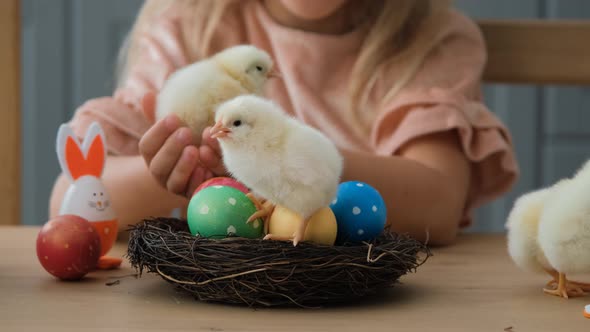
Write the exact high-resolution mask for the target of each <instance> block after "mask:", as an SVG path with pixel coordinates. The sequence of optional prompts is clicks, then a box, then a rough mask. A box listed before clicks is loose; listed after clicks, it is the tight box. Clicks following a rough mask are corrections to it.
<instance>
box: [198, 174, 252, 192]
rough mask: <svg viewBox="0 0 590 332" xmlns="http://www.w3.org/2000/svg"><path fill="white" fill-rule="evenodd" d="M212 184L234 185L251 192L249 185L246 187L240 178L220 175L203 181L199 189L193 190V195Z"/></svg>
mask: <svg viewBox="0 0 590 332" xmlns="http://www.w3.org/2000/svg"><path fill="white" fill-rule="evenodd" d="M212 186H226V187H232V188H236V189H238V190H239V191H241V192H243V193H245V194H247V193H248V192H250V190H248V187H246V186H245V185H244V184H242V183H241V182H239V181H238V180H235V179H233V178H230V177H225V176H219V177H216V178H211V179H209V180H207V181H205V182H203V183H201V184H200V185H199V186H198V187H197V189H195V191H194V192H193V195H194V194H196V193H198V192H199V191H201V190H203V189H205V188H207V187H212Z"/></svg>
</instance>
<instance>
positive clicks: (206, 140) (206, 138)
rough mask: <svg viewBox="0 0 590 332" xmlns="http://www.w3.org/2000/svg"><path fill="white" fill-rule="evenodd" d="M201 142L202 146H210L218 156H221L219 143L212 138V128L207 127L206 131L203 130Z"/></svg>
mask: <svg viewBox="0 0 590 332" xmlns="http://www.w3.org/2000/svg"><path fill="white" fill-rule="evenodd" d="M201 142H202V143H201V145H209V146H210V147H211V148H212V149H213V151H214V152H215V153H216V154H217V155H218V156H221V147H219V141H218V140H217V139H215V138H213V137H211V127H207V128H205V130H203V135H202V137H201Z"/></svg>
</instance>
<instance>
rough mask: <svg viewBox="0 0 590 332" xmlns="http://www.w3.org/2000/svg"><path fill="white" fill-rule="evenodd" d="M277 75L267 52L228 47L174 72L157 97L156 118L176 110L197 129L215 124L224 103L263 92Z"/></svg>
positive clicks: (198, 135) (198, 133)
mask: <svg viewBox="0 0 590 332" xmlns="http://www.w3.org/2000/svg"><path fill="white" fill-rule="evenodd" d="M273 76H277V74H276V72H275V71H274V69H273V61H272V59H271V57H270V55H268V54H267V53H266V52H264V51H262V50H260V49H258V48H256V47H254V46H251V45H238V46H234V47H230V48H227V49H225V50H223V51H221V52H219V53H217V54H215V55H213V56H212V57H210V58H207V59H204V60H201V61H197V62H195V63H193V64H191V65H188V66H186V67H184V68H181V69H179V70H178V71H176V72H174V73H173V74H172V75H170V77H169V78H168V80H167V81H166V82H165V84H164V86H163V88H162V90H161V91H160V93H159V94H158V97H157V105H156V119H158V120H159V119H162V118H164V117H165V116H166V115H168V114H171V113H174V114H176V115H178V117H179V118H180V119H181V120H182V121H183V122H184V123H186V125H187V126H188V127H189V128H191V129H192V130H193V132H194V136H195V138H196V139H197V140H198V141H197V142H195V143H197V144H198V143H199V142H200V139H201V135H202V132H203V130H204V129H205V128H206V127H207V126H212V125H213V120H214V118H215V116H214V110H215V107H217V106H218V105H219V104H220V103H222V102H224V101H226V100H229V99H231V98H233V97H236V96H239V95H244V94H262V90H263V88H264V85H265V83H266V81H267V79H268V78H269V77H273Z"/></svg>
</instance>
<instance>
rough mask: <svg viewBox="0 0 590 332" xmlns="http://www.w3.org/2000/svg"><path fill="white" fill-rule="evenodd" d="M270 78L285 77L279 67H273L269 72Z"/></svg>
mask: <svg viewBox="0 0 590 332" xmlns="http://www.w3.org/2000/svg"><path fill="white" fill-rule="evenodd" d="M268 78H283V74H281V72H280V71H279V70H278V69H276V68H273V69H271V70H270V72H269V73H268Z"/></svg>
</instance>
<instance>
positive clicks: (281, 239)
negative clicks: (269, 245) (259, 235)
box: [263, 234, 292, 241]
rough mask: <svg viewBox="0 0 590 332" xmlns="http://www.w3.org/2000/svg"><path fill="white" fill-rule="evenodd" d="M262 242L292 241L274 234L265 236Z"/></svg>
mask: <svg viewBox="0 0 590 332" xmlns="http://www.w3.org/2000/svg"><path fill="white" fill-rule="evenodd" d="M263 240H277V241H291V240H292V239H291V238H290V237H288V236H280V235H275V234H266V235H265V236H264V238H263Z"/></svg>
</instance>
